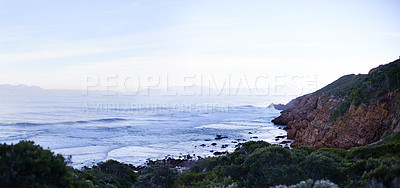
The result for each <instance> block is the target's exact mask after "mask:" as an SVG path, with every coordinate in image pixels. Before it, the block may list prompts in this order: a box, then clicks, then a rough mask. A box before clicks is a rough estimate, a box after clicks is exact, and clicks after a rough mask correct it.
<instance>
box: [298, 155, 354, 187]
mask: <svg viewBox="0 0 400 188" xmlns="http://www.w3.org/2000/svg"><path fill="white" fill-rule="evenodd" d="M300 165H301V166H302V169H303V170H304V172H305V173H306V174H307V176H308V177H309V178H311V179H314V180H321V179H330V180H333V181H334V182H341V181H343V180H344V177H343V176H344V174H343V173H342V172H343V170H344V168H345V166H346V161H345V160H344V159H342V158H340V157H338V156H336V155H334V154H331V153H328V152H324V151H316V152H314V153H312V154H311V155H309V156H307V157H306V159H305V160H304V161H303V162H302V163H301V164H300Z"/></svg>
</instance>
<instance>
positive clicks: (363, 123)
mask: <svg viewBox="0 0 400 188" xmlns="http://www.w3.org/2000/svg"><path fill="white" fill-rule="evenodd" d="M399 88H400V59H398V60H396V61H394V62H391V63H389V64H386V65H381V66H379V67H376V68H373V69H371V71H369V74H359V75H354V74H351V75H346V76H342V77H341V78H339V79H338V80H336V81H334V82H332V83H331V84H329V85H327V86H325V87H324V88H322V89H320V90H318V91H316V92H314V93H312V94H308V95H305V96H301V97H299V98H297V99H294V101H296V104H297V105H295V106H294V107H292V108H290V109H286V110H284V111H282V112H281V115H280V116H279V117H277V118H276V119H274V120H273V121H272V122H274V123H275V124H279V125H286V130H287V131H288V138H290V139H294V142H293V143H292V146H293V147H296V146H310V147H315V148H323V147H335V148H346V149H348V148H351V147H354V146H362V145H367V144H370V143H373V142H376V141H378V140H380V139H381V138H383V137H384V136H386V135H388V134H391V133H393V132H399V131H400V103H399V99H400V93H399ZM292 103H293V102H292Z"/></svg>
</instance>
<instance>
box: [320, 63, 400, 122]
mask: <svg viewBox="0 0 400 188" xmlns="http://www.w3.org/2000/svg"><path fill="white" fill-rule="evenodd" d="M398 89H400V60H396V61H394V62H392V63H389V64H386V65H381V66H379V67H378V68H377V69H376V70H375V71H373V72H371V73H370V74H359V75H354V74H351V75H346V76H343V77H341V78H339V79H338V80H336V81H334V82H332V83H331V84H329V85H327V86H325V87H324V88H322V89H320V90H318V91H316V92H315V93H314V94H329V95H334V96H336V97H337V98H342V99H344V101H342V102H341V103H339V105H338V107H337V108H336V109H335V111H334V112H333V114H332V116H331V119H332V120H336V119H337V118H338V117H340V116H343V115H344V114H345V113H346V112H347V111H348V109H349V107H350V105H355V106H356V107H357V106H359V105H361V104H369V103H370V102H371V101H381V102H385V101H387V98H386V94H387V93H389V92H390V91H395V90H398Z"/></svg>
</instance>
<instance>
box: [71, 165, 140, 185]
mask: <svg viewBox="0 0 400 188" xmlns="http://www.w3.org/2000/svg"><path fill="white" fill-rule="evenodd" d="M79 176H80V177H83V178H84V179H85V180H90V181H92V182H93V183H94V185H99V186H102V187H105V186H115V187H121V188H123V187H131V186H132V185H133V184H134V183H135V182H136V179H137V178H138V176H139V175H138V174H137V173H135V172H134V171H133V170H132V169H130V168H129V167H128V166H127V165H125V164H122V163H120V162H118V161H115V160H108V161H106V162H100V163H98V164H97V166H96V165H94V166H93V167H92V168H87V167H84V168H83V169H82V172H81V173H79Z"/></svg>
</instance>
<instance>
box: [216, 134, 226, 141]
mask: <svg viewBox="0 0 400 188" xmlns="http://www.w3.org/2000/svg"><path fill="white" fill-rule="evenodd" d="M223 138H228V137H227V136H222V135H217V137H215V139H216V140H219V139H223Z"/></svg>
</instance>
